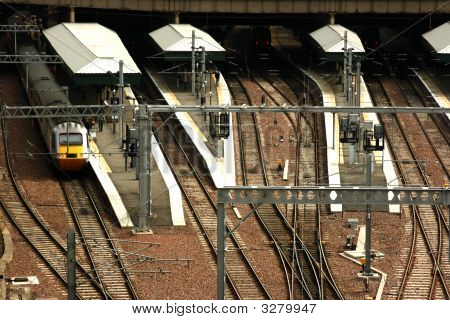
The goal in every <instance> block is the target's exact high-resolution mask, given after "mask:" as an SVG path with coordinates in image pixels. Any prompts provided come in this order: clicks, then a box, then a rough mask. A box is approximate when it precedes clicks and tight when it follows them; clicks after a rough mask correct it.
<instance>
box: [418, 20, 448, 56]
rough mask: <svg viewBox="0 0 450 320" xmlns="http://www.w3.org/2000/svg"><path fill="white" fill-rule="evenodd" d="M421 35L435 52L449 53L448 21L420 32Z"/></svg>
mask: <svg viewBox="0 0 450 320" xmlns="http://www.w3.org/2000/svg"><path fill="white" fill-rule="evenodd" d="M422 37H423V38H424V39H425V40H426V41H427V42H428V43H429V44H430V46H431V47H432V48H433V49H434V50H435V51H436V53H440V54H450V21H447V22H446V23H444V24H441V25H440V26H439V27H437V28H434V29H433V30H430V31H428V32H426V33H424V34H422Z"/></svg>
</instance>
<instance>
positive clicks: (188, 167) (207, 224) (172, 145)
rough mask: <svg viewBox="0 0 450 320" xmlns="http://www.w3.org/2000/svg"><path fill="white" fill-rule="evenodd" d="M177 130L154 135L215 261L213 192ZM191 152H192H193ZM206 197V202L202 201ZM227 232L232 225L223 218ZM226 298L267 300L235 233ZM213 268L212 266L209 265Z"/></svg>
mask: <svg viewBox="0 0 450 320" xmlns="http://www.w3.org/2000/svg"><path fill="white" fill-rule="evenodd" d="M173 127H180V125H179V123H178V122H176V121H175V120H173V119H172V120H170V121H169V122H168V124H167V125H166V128H167V130H165V133H166V134H167V135H165V136H164V137H163V136H160V135H159V134H156V133H155V136H156V137H157V139H158V141H159V143H160V145H161V150H162V151H163V153H164V155H165V157H166V159H167V162H168V163H169V165H170V166H171V168H172V170H173V172H174V176H175V177H176V179H177V180H178V183H179V185H180V187H181V190H182V192H183V194H184V196H185V198H186V200H187V202H188V204H189V207H190V209H191V211H192V213H193V215H194V218H195V222H196V224H197V225H198V226H199V229H200V230H199V231H200V233H202V235H203V237H204V241H203V245H204V246H205V247H207V248H208V250H210V252H211V253H213V257H214V258H216V250H217V249H216V248H217V214H216V212H217V207H216V205H215V200H214V199H213V196H212V191H213V190H214V187H213V184H212V181H211V179H210V178H209V177H208V176H207V174H204V173H203V172H202V171H201V170H202V169H201V168H199V167H201V165H197V164H193V163H192V162H191V160H190V158H191V157H189V156H188V154H187V152H186V151H185V146H183V145H182V143H181V140H180V136H179V135H180V134H181V132H180V130H176V129H173ZM194 152H195V151H194ZM205 198H206V200H205ZM226 225H227V231H228V232H229V231H230V230H231V229H230V225H231V226H232V225H233V224H232V222H231V221H230V219H229V218H228V217H227V218H226ZM226 248H227V254H226V277H227V288H226V292H225V297H226V299H233V298H234V299H251V300H261V299H270V294H269V293H268V291H267V290H266V288H265V286H264V285H263V283H262V281H261V279H260V277H259V275H258V274H257V272H256V270H255V269H254V267H253V263H254V261H253V259H252V258H251V257H248V256H247V255H246V254H245V252H246V250H247V247H246V246H245V244H244V242H243V240H242V239H241V238H240V236H239V234H238V233H236V232H233V233H232V234H230V236H229V237H228V238H227V240H226ZM213 266H214V267H216V266H215V264H214V265H213Z"/></svg>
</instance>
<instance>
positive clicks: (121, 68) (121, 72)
mask: <svg viewBox="0 0 450 320" xmlns="http://www.w3.org/2000/svg"><path fill="white" fill-rule="evenodd" d="M119 95H120V96H119V97H120V105H122V106H123V98H124V97H123V60H119ZM122 108H123V107H122ZM122 114H123V112H121V113H120V115H119V126H120V128H119V136H120V144H121V145H120V148H123V145H122V144H123V115H122Z"/></svg>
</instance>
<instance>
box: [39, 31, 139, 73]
mask: <svg viewBox="0 0 450 320" xmlns="http://www.w3.org/2000/svg"><path fill="white" fill-rule="evenodd" d="M44 35H45V37H46V38H47V40H48V41H49V42H50V44H51V45H52V47H53V48H54V49H55V50H56V52H57V53H58V54H59V55H60V56H61V58H62V59H63V60H64V62H65V63H66V64H67V66H68V67H69V68H70V70H72V72H73V73H74V74H103V73H106V72H108V71H111V72H112V73H116V72H118V71H119V60H123V62H124V67H123V72H124V73H139V74H140V73H141V72H140V71H139V68H138V67H137V65H136V64H135V63H134V61H133V59H132V58H131V56H130V54H129V53H128V51H127V49H126V48H125V46H124V45H123V43H122V41H121V40H120V38H119V36H118V35H117V33H116V32H114V31H112V30H110V29H108V28H106V27H104V26H102V25H100V24H98V23H61V24H58V25H56V26H54V27H52V28H50V29H47V30H44Z"/></svg>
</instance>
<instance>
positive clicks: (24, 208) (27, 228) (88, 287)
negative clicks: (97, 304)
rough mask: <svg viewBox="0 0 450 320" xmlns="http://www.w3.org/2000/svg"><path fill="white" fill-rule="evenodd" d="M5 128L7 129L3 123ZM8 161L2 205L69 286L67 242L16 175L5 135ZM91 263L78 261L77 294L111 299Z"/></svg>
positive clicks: (57, 274)
mask: <svg viewBox="0 0 450 320" xmlns="http://www.w3.org/2000/svg"><path fill="white" fill-rule="evenodd" d="M2 129H5V127H4V124H2ZM3 142H4V154H5V161H6V163H7V167H8V174H7V175H5V176H6V177H7V179H8V181H7V187H6V188H4V190H2V195H1V206H2V208H3V210H4V211H5V213H6V215H7V216H8V217H9V219H10V221H11V223H12V224H13V225H14V226H15V227H16V228H17V230H18V231H19V232H20V233H21V234H22V235H23V236H24V238H25V239H26V240H27V241H28V242H29V244H30V245H31V246H32V248H33V249H34V250H35V251H36V253H37V254H38V255H39V256H40V257H41V258H42V260H43V261H44V263H45V264H46V266H47V268H48V269H49V273H51V274H53V275H54V276H56V277H57V278H58V279H59V280H60V281H61V282H62V283H63V284H64V285H65V286H67V280H66V279H67V263H66V262H67V259H66V257H67V250H66V247H65V246H66V244H65V243H64V241H62V239H60V237H59V236H58V235H57V234H56V233H54V232H52V231H51V230H50V229H49V228H48V227H47V226H46V225H45V223H44V222H43V221H42V220H41V219H40V217H39V215H38V214H37V213H36V212H35V211H34V209H33V208H32V205H31V203H30V202H29V201H28V200H27V199H26V197H25V196H24V194H23V187H22V186H21V185H20V182H19V181H18V180H17V179H16V177H15V175H14V171H13V168H12V164H11V161H10V157H9V154H8V142H7V138H6V137H3ZM90 268H91V266H89V265H81V264H80V263H77V267H76V273H77V279H78V284H79V285H78V287H77V297H78V298H79V299H85V300H91V299H96V300H98V299H111V296H110V295H109V293H108V292H106V291H105V290H104V289H103V287H102V285H101V284H100V282H99V281H98V280H97V279H95V277H93V276H92V275H91V274H90V271H89V270H90Z"/></svg>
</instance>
